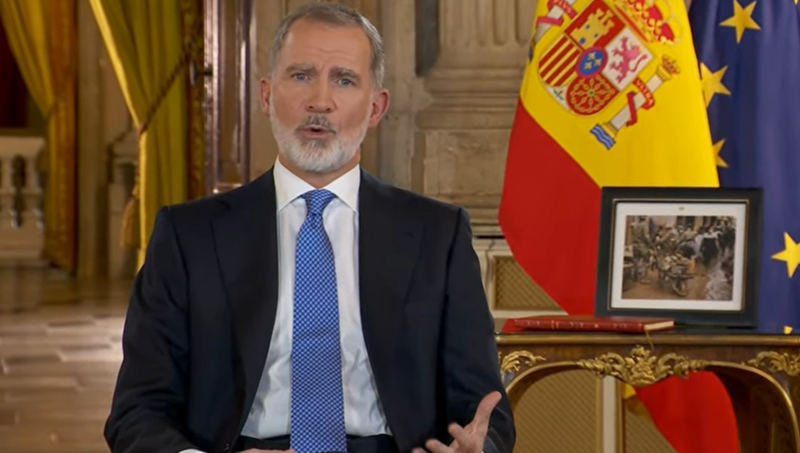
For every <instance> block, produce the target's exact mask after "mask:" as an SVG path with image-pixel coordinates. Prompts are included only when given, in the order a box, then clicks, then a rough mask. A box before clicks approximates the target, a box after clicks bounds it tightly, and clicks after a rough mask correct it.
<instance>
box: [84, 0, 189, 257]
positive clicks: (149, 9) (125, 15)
mask: <svg viewBox="0 0 800 453" xmlns="http://www.w3.org/2000/svg"><path fill="white" fill-rule="evenodd" d="M89 4H90V5H91V8H92V11H93V12H94V15H95V18H96V19H97V24H98V26H99V29H100V32H101V35H102V36H103V41H104V42H105V45H106V48H107V49H108V53H109V56H110V59H111V62H112V65H113V67H114V71H115V73H116V76H117V78H118V80H119V83H120V86H121V88H122V93H123V95H124V97H125V101H126V103H127V106H128V109H129V111H130V114H131V117H132V118H133V123H134V126H135V127H136V128H137V129H138V132H139V145H138V146H139V158H138V172H137V182H136V187H135V189H134V193H133V194H132V198H131V201H130V202H129V204H128V206H127V208H126V215H125V219H124V221H123V223H124V224H125V231H124V232H123V238H124V239H123V240H124V242H125V245H127V246H129V247H132V248H136V249H138V263H139V265H141V264H142V261H143V257H144V250H145V248H146V245H147V242H148V240H149V238H150V234H151V232H152V226H153V221H154V220H155V215H156V213H157V211H158V210H159V209H160V208H161V207H163V206H165V205H169V204H174V203H179V202H182V201H185V200H187V199H188V197H189V193H188V190H189V183H188V181H189V172H190V167H191V166H192V164H191V159H190V151H189V146H188V142H189V138H188V136H189V124H190V121H189V111H190V106H191V103H190V99H189V93H190V91H189V89H188V87H187V80H186V71H185V70H186V68H187V63H188V60H189V59H190V58H191V56H192V55H193V54H194V53H195V52H196V51H197V49H196V47H193V46H192V45H196V40H200V42H201V46H202V39H203V36H202V31H203V29H202V21H200V22H199V25H200V26H199V27H197V28H198V30H199V33H196V32H195V30H191V31H189V30H185V24H184V23H183V22H184V21H183V18H182V3H181V0H89ZM186 34H189V36H191V37H192V39H189V40H186V42H185V36H186ZM187 43H188V44H192V45H188V46H187V45H186V44H187ZM200 49H202V47H200Z"/></svg>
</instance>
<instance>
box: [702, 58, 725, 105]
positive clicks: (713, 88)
mask: <svg viewBox="0 0 800 453" xmlns="http://www.w3.org/2000/svg"><path fill="white" fill-rule="evenodd" d="M727 70H728V67H727V66H723V68H722V69H720V70H719V71H717V72H711V70H710V69H708V66H706V64H705V63H700V81H701V84H702V85H703V96H704V97H705V98H706V107H708V104H711V99H712V98H713V97H714V95H715V94H717V93H719V94H727V95H730V94H731V92H730V91H729V90H728V88H727V87H726V86H725V85H723V84H722V78H723V77H725V71H727Z"/></svg>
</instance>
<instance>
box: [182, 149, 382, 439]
mask: <svg viewBox="0 0 800 453" xmlns="http://www.w3.org/2000/svg"><path fill="white" fill-rule="evenodd" d="M274 177H275V195H276V208H277V222H278V263H279V265H278V311H277V313H276V317H275V326H274V329H273V331H272V339H271V341H270V345H269V352H268V354H267V360H266V363H265V366H264V372H263V374H262V376H261V382H260V383H259V386H258V391H257V393H256V397H255V401H254V402H253V406H252V408H251V409H250V414H249V415H248V418H247V421H246V423H245V425H244V429H243V430H242V435H244V436H247V437H253V438H257V439H266V438H270V437H276V436H281V435H287V434H289V433H290V420H291V383H292V376H291V370H292V369H291V364H292V363H291V353H292V313H293V311H294V310H293V304H294V270H295V253H296V246H297V233H298V231H299V230H300V226H301V225H302V224H303V222H304V221H305V218H306V204H305V201H304V200H303V199H302V198H300V196H301V195H302V194H304V193H305V192H308V191H310V190H314V187H312V186H311V185H309V184H308V183H307V182H305V181H303V180H302V179H300V178H299V177H297V176H296V175H294V174H293V173H291V172H290V171H289V170H287V169H286V167H284V166H283V165H281V163H280V161H278V162H276V164H275V169H274ZM360 184H361V173H360V167H358V166H356V168H353V169H352V170H350V171H349V172H347V173H346V174H344V175H342V176H341V177H340V178H338V179H337V180H335V181H333V182H332V183H330V184H329V185H328V186H326V187H325V189H327V190H329V191H331V192H333V193H334V194H335V195H336V198H335V199H334V200H333V201H331V203H330V204H329V205H328V206H327V207H326V208H325V211H324V212H323V214H322V218H323V224H324V225H325V230H326V232H327V234H328V237H329V238H330V241H331V245H332V246H333V254H334V258H335V260H336V284H337V290H338V296H339V326H340V328H339V331H340V337H341V345H342V384H343V387H344V389H343V390H344V410H345V428H346V431H347V434H350V435H355V436H371V435H376V434H388V433H389V427H388V424H387V422H386V417H385V415H384V413H383V410H382V408H381V405H380V402H379V400H378V391H377V387H376V386H375V381H374V378H373V375H372V368H371V366H370V362H369V357H368V356H367V348H366V345H365V344H364V335H363V331H362V329H361V311H360V303H359V300H360V299H359V291H358V288H359V284H358V192H359V187H360ZM190 452H191V453H199V452H197V450H185V451H183V452H181V453H190Z"/></svg>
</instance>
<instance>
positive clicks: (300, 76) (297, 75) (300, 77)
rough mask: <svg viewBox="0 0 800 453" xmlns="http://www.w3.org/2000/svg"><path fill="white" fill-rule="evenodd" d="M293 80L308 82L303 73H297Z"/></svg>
mask: <svg viewBox="0 0 800 453" xmlns="http://www.w3.org/2000/svg"><path fill="white" fill-rule="evenodd" d="M292 78H294V79H295V80H299V81H303V80H306V75H305V74H302V73H297V74H294V75H292Z"/></svg>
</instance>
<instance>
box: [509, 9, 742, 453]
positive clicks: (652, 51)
mask: <svg viewBox="0 0 800 453" xmlns="http://www.w3.org/2000/svg"><path fill="white" fill-rule="evenodd" d="M715 162H716V159H715V156H714V151H713V146H712V142H711V136H710V132H709V125H708V118H707V116H706V110H705V101H704V99H703V92H702V86H701V81H700V75H699V69H698V62H697V58H696V56H695V51H694V46H693V42H692V35H691V30H690V28H689V21H688V17H687V12H686V8H685V6H684V2H683V0H539V1H538V6H537V10H536V16H535V18H534V23H533V31H532V34H531V41H530V51H529V53H528V62H527V65H526V69H525V74H524V78H523V81H522V84H521V87H520V92H519V100H518V106H517V112H516V116H515V119H514V125H513V127H512V130H511V136H510V142H509V149H508V157H507V162H506V174H505V181H504V187H503V194H502V199H501V203H500V213H499V221H500V225H501V228H502V230H503V233H504V235H505V238H506V240H507V241H508V244H509V246H510V248H511V251H512V253H513V254H514V256H515V258H516V260H517V262H518V263H519V264H520V266H521V267H522V268H523V269H525V271H526V272H527V273H528V274H529V275H530V276H531V278H532V279H533V280H534V281H536V282H537V284H538V285H539V286H540V287H541V288H542V289H544V290H545V291H546V292H547V293H548V294H549V295H550V297H552V298H553V300H555V301H556V302H557V303H558V304H559V305H560V306H561V307H562V308H563V309H564V310H565V311H566V312H567V313H569V314H576V315H588V314H592V313H593V307H594V295H595V283H596V282H595V273H596V264H597V249H598V242H597V241H598V228H599V217H600V194H601V188H602V187H603V186H705V187H716V186H718V185H719V181H718V177H717V170H716V164H715ZM639 394H640V396H641V401H642V402H643V403H644V405H645V406H646V408H647V410H648V412H649V414H650V417H651V418H652V420H653V422H654V423H655V425H656V426H658V427H659V428H664V429H661V432H662V434H664V436H665V437H667V440H668V441H669V442H670V443H671V444H672V445H673V447H675V448H676V449H677V450H678V452H679V453H695V452H701V451H702V452H707V451H714V452H720V453H726V452H738V451H739V450H738V439H737V436H736V432H737V430H736V423H735V418H734V416H733V409H732V404H731V402H730V398H729V397H728V394H727V392H726V390H725V388H724V387H723V385H722V383H721V382H720V381H719V380H718V379H717V378H716V377H715V376H714V375H712V374H708V373H697V374H693V375H691V376H690V378H689V379H688V380H677V379H675V380H673V379H670V380H667V381H665V382H663V383H660V384H656V385H655V386H653V387H650V388H645V389H641V390H639ZM698 395H702V396H703V397H702V398H699V399H698ZM687 398H693V400H691V403H692V407H693V408H694V411H695V412H694V414H701V413H706V412H705V411H706V410H711V409H713V414H714V415H713V416H711V417H709V418H707V419H706V421H702V423H698V424H694V426H692V425H688V426H690V427H692V428H693V429H691V430H689V429H687V430H685V431H684V432H681V430H680V429H669V428H670V427H687V422H690V421H691V422H693V423H694V420H695V418H694V417H693V414H692V413H685V412H684V411H683V410H682V409H685V408H686V407H688V406H687V404H688V403H689V402H690V400H688V399H687ZM689 412H691V411H689ZM690 434H691V435H692V436H691V438H690V437H689V435H690ZM708 442H712V444H711V445H714V447H713V449H706V448H704V446H708V445H709V443H708Z"/></svg>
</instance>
